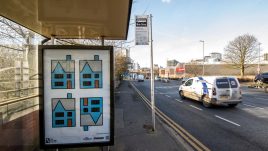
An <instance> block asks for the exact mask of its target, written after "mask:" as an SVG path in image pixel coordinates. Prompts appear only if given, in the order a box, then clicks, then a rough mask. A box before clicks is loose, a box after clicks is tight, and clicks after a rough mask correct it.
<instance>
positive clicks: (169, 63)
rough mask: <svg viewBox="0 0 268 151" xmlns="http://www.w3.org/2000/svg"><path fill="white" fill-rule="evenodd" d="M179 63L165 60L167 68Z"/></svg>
mask: <svg viewBox="0 0 268 151" xmlns="http://www.w3.org/2000/svg"><path fill="white" fill-rule="evenodd" d="M178 63H179V61H177V60H175V59H173V60H167V67H171V66H176V65H177V64H178Z"/></svg>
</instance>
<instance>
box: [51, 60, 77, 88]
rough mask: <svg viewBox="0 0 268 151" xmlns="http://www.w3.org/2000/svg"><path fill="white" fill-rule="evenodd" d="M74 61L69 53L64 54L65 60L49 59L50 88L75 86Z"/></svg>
mask: <svg viewBox="0 0 268 151" xmlns="http://www.w3.org/2000/svg"><path fill="white" fill-rule="evenodd" d="M74 65H75V62H74V60H71V55H66V60H52V61H51V87H52V89H74V88H75V77H74V76H75V74H74V70H75V67H74Z"/></svg>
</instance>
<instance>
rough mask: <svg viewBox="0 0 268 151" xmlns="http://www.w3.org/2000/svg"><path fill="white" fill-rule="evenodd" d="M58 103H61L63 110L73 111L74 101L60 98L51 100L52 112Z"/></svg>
mask: <svg viewBox="0 0 268 151" xmlns="http://www.w3.org/2000/svg"><path fill="white" fill-rule="evenodd" d="M59 101H60V102H61V104H62V106H63V107H64V109H65V110H75V99H61V98H54V99H52V110H55V108H56V106H57V104H58V102H59Z"/></svg>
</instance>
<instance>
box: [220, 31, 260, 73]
mask: <svg viewBox="0 0 268 151" xmlns="http://www.w3.org/2000/svg"><path fill="white" fill-rule="evenodd" d="M257 45H258V40H257V39H256V38H255V37H254V36H253V35H249V34H245V35H242V36H238V37H237V38H235V39H234V40H233V41H231V42H229V44H228V45H227V46H226V47H225V49H224V57H225V61H226V62H227V63H230V64H232V66H233V67H235V68H238V69H240V71H241V72H240V73H241V76H244V73H245V69H246V68H248V67H250V66H251V65H250V64H252V63H253V62H254V61H255V60H256V58H257V57H258V55H257V54H258V50H257Z"/></svg>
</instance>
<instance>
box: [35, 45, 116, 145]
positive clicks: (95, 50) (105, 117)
mask: <svg viewBox="0 0 268 151" xmlns="http://www.w3.org/2000/svg"><path fill="white" fill-rule="evenodd" d="M39 50H40V51H42V68H43V88H44V90H43V99H42V100H43V110H42V117H43V119H40V120H42V126H43V128H42V129H41V131H42V136H41V137H42V138H41V140H42V142H41V143H43V145H44V147H65V146H66V147H68V146H75V147H79V146H97V145H98V146H102V145H111V144H112V143H113V119H114V118H113V113H112V112H113V48H112V47H98V46H93V47H81V46H80V47H78V46H40V47H39Z"/></svg>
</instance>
